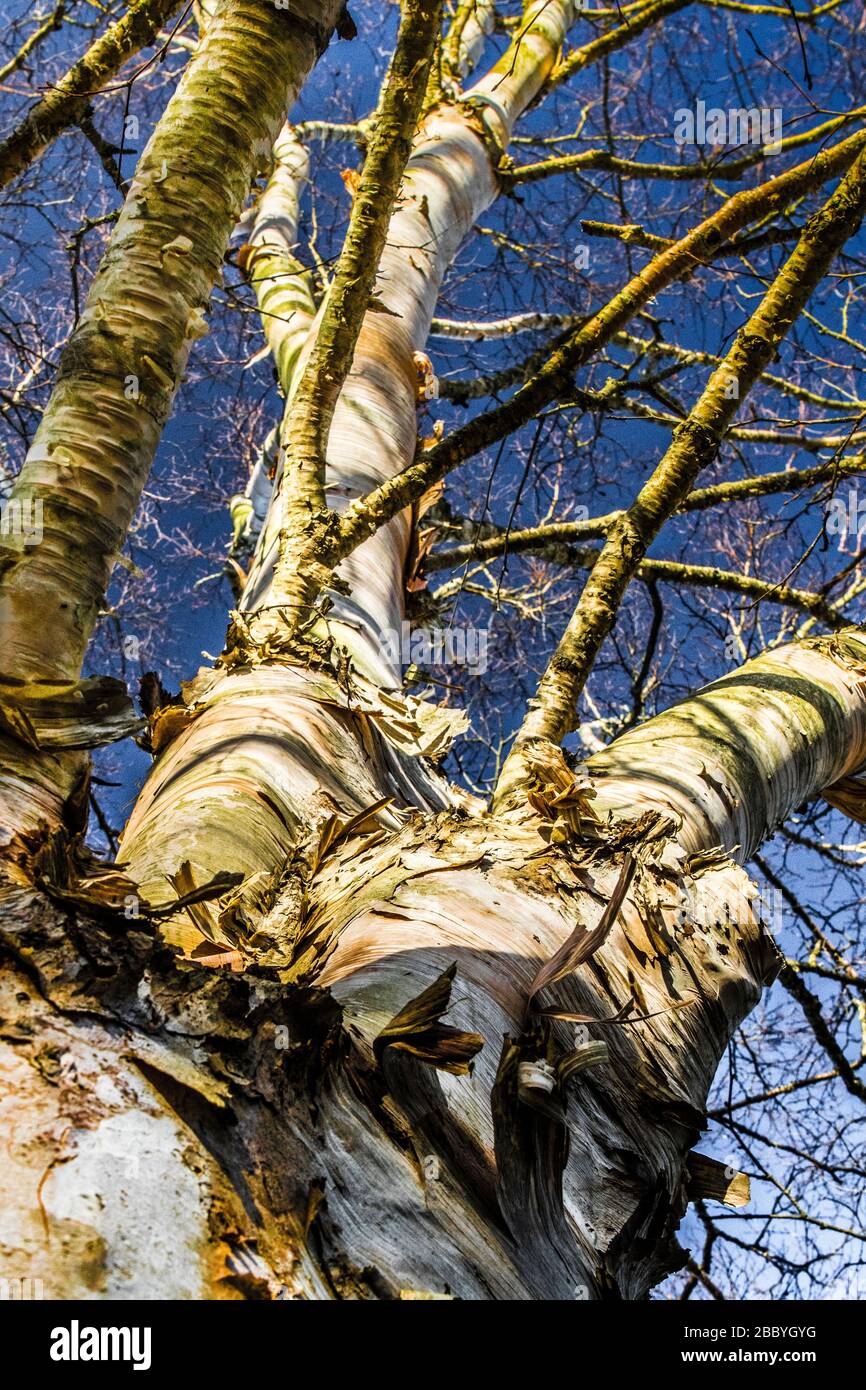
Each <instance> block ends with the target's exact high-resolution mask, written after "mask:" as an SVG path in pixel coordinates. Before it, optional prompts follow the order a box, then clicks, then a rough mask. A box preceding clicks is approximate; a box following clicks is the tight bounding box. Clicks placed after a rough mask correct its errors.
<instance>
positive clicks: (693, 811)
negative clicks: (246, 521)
mask: <svg viewBox="0 0 866 1390" xmlns="http://www.w3.org/2000/svg"><path fill="white" fill-rule="evenodd" d="M864 671H866V640H864V638H863V637H862V635H861V634H859V633H855V632H851V633H849V634H845V635H841V636H835V637H832V638H829V639H828V638H824V639H816V640H813V641H809V642H805V643H799V644H795V645H794V646H792V647H789V648H785V649H782V650H780V651H778V652H774V653H772V654H769V655H768V656H766V657H762V658H759V659H758V660H757V661H754V662H751V663H749V665H747V666H745V667H744V668H743V669H742V670H741V671H740V672H736V673H734V675H732V676H730V677H728V678H726V679H725V680H723V681H720V682H718V683H717V684H716V685H715V686H712V687H709V688H708V689H707V690H705V691H702V692H700V693H699V694H698V695H696V696H695V697H694V698H693V699H691V700H687V701H686V702H685V703H683V704H682V705H680V706H677V707H676V708H675V709H674V710H672V711H670V712H669V713H668V714H665V715H662V716H659V717H658V718H657V719H655V720H651V721H649V723H647V724H646V725H644V726H642V727H641V728H639V729H637V730H634V731H632V732H631V733H630V734H628V735H625V736H624V737H623V738H622V739H621V740H619V741H617V742H615V743H614V744H613V745H612V747H611V749H610V751H609V752H608V753H606V754H604V755H601V756H600V757H598V758H597V759H594V760H593V761H592V763H591V764H590V766H589V768H588V769H586V770H585V771H583V772H581V771H578V772H575V771H572V770H570V769H569V768H568V766H567V765H566V763H565V761H564V760H563V758H562V755H561V754H560V753H559V752H558V750H556V749H554V748H552V747H549V748H548V749H547V751H546V752H542V751H541V750H540V749H537V750H536V754H537V756H536V762H535V782H534V785H533V786H532V787H531V788H530V790H529V793H528V796H527V798H526V799H525V801H524V802H523V804H521V805H519V806H513V807H512V808H511V810H510V811H508V812H504V813H502V814H500V815H499V816H496V817H493V816H491V815H489V814H486V813H483V812H479V811H478V810H474V811H469V812H467V811H465V810H457V809H452V810H444V811H438V812H433V811H423V810H421V811H419V810H416V811H414V812H408V811H407V810H405V809H404V810H403V811H402V813H401V814H400V815H399V817H398V818H399V820H400V824H399V826H398V828H396V829H390V828H389V827H388V826H387V825H386V823H385V817H384V815H383V813H382V811H381V810H379V811H376V809H375V805H374V807H373V808H372V809H371V811H370V813H369V814H368V815H366V816H365V815H363V814H361V815H359V816H358V818H357V819H356V821H355V823H354V824H352V823H351V822H350V823H346V822H341V821H340V819H338V818H337V817H335V816H334V815H331V816H330V817H327V816H325V815H323V816H322V818H321V820H320V822H319V823H318V824H317V825H316V826H315V827H314V829H313V833H312V834H311V835H310V837H309V838H308V839H307V841H305V842H304V843H301V844H300V845H299V846H298V848H297V850H296V851H295V853H294V855H293V857H292V858H291V859H290V860H289V862H288V863H287V864H286V865H285V871H284V872H283V873H282V874H281V875H280V876H279V879H278V882H276V883H275V884H272V885H268V887H269V888H270V892H267V891H263V890H262V884H261V883H259V885H258V886H259V895H258V898H256V895H255V894H253V893H251V892H250V884H249V883H247V884H246V889H247V892H246V895H245V897H244V895H243V894H242V895H241V896H240V897H238V895H237V894H236V893H235V895H234V896H233V894H232V891H231V888H230V885H226V884H225V883H223V884H222V885H217V888H219V889H220V890H221V892H222V894H223V896H222V900H221V911H220V912H219V918H218V914H217V906H216V904H214V903H206V902H200V903H198V904H197V905H193V907H192V908H191V911H192V914H193V920H194V921H195V922H196V924H197V930H196V932H195V934H194V936H195V937H196V938H198V939H201V938H202V936H205V935H208V934H209V935H211V936H213V937H216V938H217V940H221V941H222V942H223V944H222V945H220V946H218V947H213V946H211V947H209V948H207V950H205V952H204V953H203V952H202V951H198V952H196V953H193V955H194V956H195V955H198V956H199V958H203V959H204V960H205V962H207V960H208V959H209V960H211V961H212V960H213V959H214V956H215V955H218V954H219V953H220V952H222V953H223V954H224V955H226V954H229V955H230V954H231V952H230V951H228V950H227V947H226V945H225V944H224V943H225V939H226V937H229V936H233V937H234V939H235V940H236V941H237V942H238V943H239V945H240V949H239V950H238V952H237V955H238V962H237V963H238V964H239V965H240V966H241V971H240V972H239V973H235V972H234V971H229V972H218V971H213V970H208V969H206V968H204V966H203V965H201V964H199V963H198V962H197V961H196V960H195V959H189V958H184V957H183V956H181V955H180V954H178V953H177V952H176V951H172V950H167V949H166V944H165V938H164V937H162V936H161V934H160V932H159V930H158V926H159V919H154V918H153V917H148V916H147V915H145V916H139V917H136V916H135V915H134V912H135V911H136V899H135V897H134V894H135V891H136V890H135V887H134V885H132V884H131V883H130V882H129V881H128V880H127V879H125V878H124V877H123V875H122V874H120V873H119V872H118V871H116V870H115V871H110V870H107V869H104V868H103V869H102V870H100V869H98V868H97V867H96V866H95V865H94V864H93V863H92V862H88V861H87V860H86V858H85V857H84V855H83V852H82V851H81V849H80V848H79V847H76V845H75V843H74V842H70V840H69V838H68V837H66V836H63V835H58V836H55V837H54V838H53V839H51V840H49V841H47V842H45V841H43V842H39V843H37V842H35V841H34V840H33V839H28V838H24V839H20V840H19V841H18V842H17V845H16V847H15V852H14V854H12V855H7V857H6V860H5V863H4V884H3V946H4V952H5V954H6V959H7V963H8V968H7V970H6V971H5V972H4V975H3V986H2V987H3V1006H2V1017H3V1019H4V1024H3V1044H2V1046H3V1052H2V1055H3V1074H4V1093H5V1100H4V1112H5V1113H4V1126H3V1132H4V1134H5V1135H6V1136H7V1142H8V1136H11V1135H15V1136H16V1139H15V1142H14V1144H13V1145H12V1146H11V1148H10V1151H9V1153H8V1155H7V1161H5V1162H4V1164H3V1165H2V1167H0V1173H2V1179H0V1181H2V1184H3V1187H4V1193H3V1211H4V1217H3V1241H2V1250H3V1262H2V1269H3V1272H4V1273H5V1272H7V1270H8V1271H10V1272H13V1271H14V1274H15V1276H16V1277H22V1275H24V1274H27V1275H30V1276H31V1277H38V1278H42V1279H43V1281H44V1282H45V1284H46V1287H47V1288H49V1289H50V1291H51V1295H52V1296H55V1297H88V1296H95V1295H104V1296H108V1297H132V1296H136V1297H158V1298H166V1297H192V1298H198V1297H237V1296H238V1295H242V1296H246V1297H265V1298H268V1297H303V1298H383V1297H384V1298H396V1297H421V1296H423V1297H435V1296H451V1297H460V1298H521V1299H522V1298H530V1299H532V1298H572V1297H577V1298H595V1297H617V1296H619V1297H625V1298H640V1297H643V1296H644V1295H645V1294H646V1293H647V1291H648V1290H649V1289H650V1288H651V1287H652V1286H653V1284H655V1283H656V1282H657V1281H658V1280H659V1279H660V1278H661V1277H662V1276H663V1275H664V1274H665V1273H666V1272H668V1271H669V1270H671V1269H673V1268H675V1267H677V1265H678V1263H680V1262H681V1259H682V1256H681V1252H680V1251H679V1249H678V1247H677V1245H676V1241H675V1231H676V1227H677V1224H678V1222H679V1220H680V1218H681V1216H682V1213H683V1211H684V1209H685V1205H686V1203H687V1201H688V1199H689V1195H690V1193H691V1194H694V1193H695V1192H702V1193H703V1194H704V1195H706V1193H707V1190H708V1188H707V1183H708V1182H709V1183H710V1190H711V1191H712V1192H713V1195H716V1196H724V1195H725V1192H726V1190H727V1189H728V1188H729V1187H731V1186H732V1185H733V1180H732V1177H731V1175H728V1176H727V1177H723V1175H721V1174H720V1173H719V1174H717V1173H716V1172H715V1170H714V1169H713V1168H712V1165H710V1166H709V1170H708V1168H707V1164H706V1161H703V1162H701V1161H700V1160H697V1159H694V1158H693V1157H690V1154H691V1152H692V1150H693V1148H694V1145H695V1143H696V1142H697V1141H698V1139H699V1136H700V1132H701V1129H702V1126H703V1124H704V1122H705V1121H704V1113H705V1112H704V1107H705V1103H706V1096H707V1090H708V1087H709V1085H710V1082H711V1080H712V1077H713V1074H714V1072H715V1069H716V1067H717V1065H718V1062H719V1059H720V1058H721V1056H722V1053H723V1052H724V1049H725V1046H726V1044H727V1042H728V1040H729V1038H730V1036H731V1034H732V1032H733V1030H734V1029H735V1028H736V1026H737V1025H738V1023H739V1022H740V1021H741V1019H742V1018H743V1017H744V1016H745V1014H746V1013H747V1012H748V1011H749V1010H750V1009H751V1008H752V1007H754V1005H755V1003H756V1002H757V1000H758V998H759V996H760V991H761V986H762V984H763V983H765V982H766V981H768V980H769V979H770V978H771V977H772V975H773V973H774V971H775V968H776V955H775V949H774V947H773V945H772V943H771V941H770V939H769V937H768V936H767V935H766V933H765V931H764V929H763V927H762V924H761V921H760V912H759V910H758V907H757V905H756V901H755V894H756V890H755V889H754V887H753V886H752V885H751V884H750V883H749V880H748V878H747V877H746V875H745V874H744V872H743V870H742V869H741V868H740V867H739V863H740V861H741V860H742V859H743V858H744V857H745V855H746V854H747V853H748V852H750V851H751V849H752V848H753V846H754V843H755V841H756V840H757V839H759V838H760V837H762V836H763V835H765V834H766V833H767V831H768V830H769V829H770V828H771V827H772V825H773V824H774V823H775V821H776V820H777V819H778V818H779V817H783V816H785V815H786V814H788V813H790V811H791V810H792V809H793V808H794V807H796V806H797V805H798V804H800V802H801V801H802V800H803V799H804V798H809V797H811V796H814V795H815V794H816V793H817V792H819V791H820V790H821V789H822V788H823V787H825V786H826V785H827V784H828V783H830V784H832V783H833V782H835V781H837V780H838V779H839V778H840V777H844V776H845V775H846V774H847V773H849V772H850V771H851V770H852V769H855V768H856V767H858V766H859V765H860V764H861V763H862V761H863V759H864V757H866V695H864V690H866V686H864V681H863V675H864ZM304 699H305V701H306V707H307V708H312V702H311V698H310V691H309V688H307V689H306V690H305V691H304ZM319 710H320V722H319V724H318V725H314V724H312V723H311V724H309V725H308V726H306V727H304V728H301V727H300V726H298V727H297V728H296V730H295V736H296V738H298V739H301V738H302V737H303V736H304V735H307V736H309V737H310V738H311V739H314V740H318V742H319V745H320V746H321V742H322V739H323V737H324V733H325V732H328V731H330V730H332V729H334V728H339V730H340V731H341V733H342V736H343V737H344V739H345V740H349V739H354V740H355V741H356V742H355V748H354V750H351V749H350V748H349V746H348V743H347V745H346V747H345V748H344V749H343V750H342V753H343V755H344V761H343V763H342V768H343V771H342V773H341V768H340V765H338V764H336V763H333V764H332V765H331V786H332V787H333V788H335V789H336V790H338V791H339V793H340V794H341V796H342V798H343V800H344V801H346V800H349V799H351V798H352V797H353V796H354V798H355V800H356V801H360V800H362V799H363V795H368V794H369V792H367V791H366V790H364V789H362V787H361V786H360V778H359V777H358V776H354V777H352V778H350V777H349V776H347V775H346V772H345V769H346V767H348V766H351V763H350V762H349V758H348V755H349V754H350V753H351V752H352V751H354V757H355V758H356V759H357V760H358V761H359V762H360V760H361V759H362V758H363V756H364V751H365V738H366V747H367V749H369V748H370V747H371V746H375V742H376V739H377V738H379V737H381V735H374V734H372V731H371V725H372V723H373V722H374V721H373V719H372V718H371V719H370V720H368V719H367V718H366V717H365V715H363V714H362V713H360V712H358V711H357V709H355V710H354V711H349V710H348V709H346V708H345V707H343V708H342V709H340V708H339V703H338V699H337V696H336V694H333V693H331V695H330V696H329V697H326V698H324V699H323V701H322V704H321V705H320V706H319ZM337 751H338V752H339V751H340V750H337ZM660 755H661V756H660ZM368 769H369V770H368V772H367V774H366V776H367V778H368V779H369V781H370V782H371V783H373V784H375V785H374V786H373V788H372V790H374V791H376V792H379V793H380V794H386V793H388V792H392V791H393V786H392V784H391V783H390V782H389V780H388V778H387V777H385V776H382V774H381V769H380V768H379V769H377V767H376V764H375V763H374V762H372V761H368ZM660 769H664V771H662V770H660ZM768 789H770V790H768ZM594 792H595V797H593V793H594ZM324 804H325V806H330V805H333V802H330V801H326V802H324ZM391 815H392V816H396V815H397V812H396V809H392V810H391ZM236 828H237V830H238V833H239V835H243V833H244V827H243V826H242V825H241V824H237V827H236ZM624 865H625V866H626V873H625V876H624V874H623V866H624ZM629 872H631V873H633V877H632V878H631V880H630V883H629V886H628V889H627V891H626V893H625V896H624V897H623V886H624V882H625V881H626V880H627V878H628V873H629ZM180 886H181V887H185V888H188V885H186V886H185V885H180ZM211 891H216V890H215V889H212V890H211ZM617 901H619V903H620V906H619V908H617ZM256 902H257V903H258V907H259V912H258V914H257V913H256V910H255V908H256ZM233 904H234V906H233ZM241 905H242V907H243V914H242V915H241V911H240V907H241ZM130 909H132V913H133V915H132V916H130V915H128V914H129V913H130ZM176 935H179V936H180V937H181V938H183V936H184V933H183V930H182V929H181V928H176ZM169 936H171V933H169ZM191 937H192V934H191V933H188V934H187V939H188V940H189V939H191ZM208 951H209V952H210V954H209V955H208ZM550 961H552V962H553V965H552V966H549V967H548V968H547V970H546V971H545V975H544V976H542V977H541V978H540V979H539V971H540V970H541V969H542V967H543V966H544V964H545V962H550ZM581 961H582V962H583V963H582V964H581V963H580V962H581ZM563 972H565V973H563ZM627 1005H630V1006H631V1011H630V1012H628V1011H627V1012H626V1013H625V1014H623V1009H624V1006H627ZM446 1013H447V1015H448V1017H447V1022H446V1021H444V1016H445V1015H446ZM575 1019H577V1020H578V1021H580V1020H592V1021H591V1022H589V1023H586V1022H584V1023H582V1024H580V1027H581V1028H582V1030H583V1031H582V1033H579V1034H578V1036H577V1037H575V1028H574V1022H573V1021H574V1020H575ZM617 1020H618V1021H617ZM28 1136H29V1138H28ZM37 1140H38V1143H37V1142H36V1141H37ZM31 1141H32V1142H31Z"/></svg>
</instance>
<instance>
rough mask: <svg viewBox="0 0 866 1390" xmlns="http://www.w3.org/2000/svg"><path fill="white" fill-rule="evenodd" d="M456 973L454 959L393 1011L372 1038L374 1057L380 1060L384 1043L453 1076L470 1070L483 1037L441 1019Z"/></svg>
mask: <svg viewBox="0 0 866 1390" xmlns="http://www.w3.org/2000/svg"><path fill="white" fill-rule="evenodd" d="M456 974H457V964H456V962H455V963H454V964H453V965H449V967H448V969H447V970H445V971H443V972H442V974H441V975H440V976H439V978H438V980H435V981H434V983H433V984H432V985H430V986H429V987H428V988H427V989H425V990H424V991H423V992H422V993H421V994H419V995H418V997H417V998H416V999H412V1000H410V1001H409V1003H408V1004H406V1005H405V1007H404V1008H402V1009H401V1010H400V1012H399V1013H398V1014H395V1016H394V1017H393V1018H392V1019H391V1022H390V1023H389V1024H388V1025H387V1027H385V1028H383V1029H382V1031H381V1033H380V1034H379V1035H378V1037H377V1038H376V1039H375V1040H374V1042H373V1052H374V1054H375V1056H376V1059H377V1061H381V1057H382V1053H383V1052H384V1050H385V1048H386V1047H394V1048H397V1049H398V1050H400V1051H402V1052H409V1053H411V1055H412V1056H413V1057H417V1058H419V1059H420V1061H422V1062H427V1063H428V1064H429V1065H430V1066H431V1067H437V1068H438V1069H439V1070H440V1071H447V1072H450V1073H451V1074H452V1076H465V1075H466V1073H467V1072H469V1071H470V1069H471V1061H472V1058H473V1057H474V1056H475V1055H476V1054H477V1053H478V1052H480V1051H481V1049H482V1047H483V1046H484V1039H483V1038H482V1037H480V1036H479V1035H478V1033H462V1032H460V1030H459V1029H457V1028H451V1027H449V1026H448V1025H447V1024H444V1023H441V1022H440V1019H441V1017H442V1015H443V1014H444V1013H445V1012H446V1010H447V1009H448V1006H449V1004H450V1001H451V986H452V984H453V982H454V977H455V975H456Z"/></svg>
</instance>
